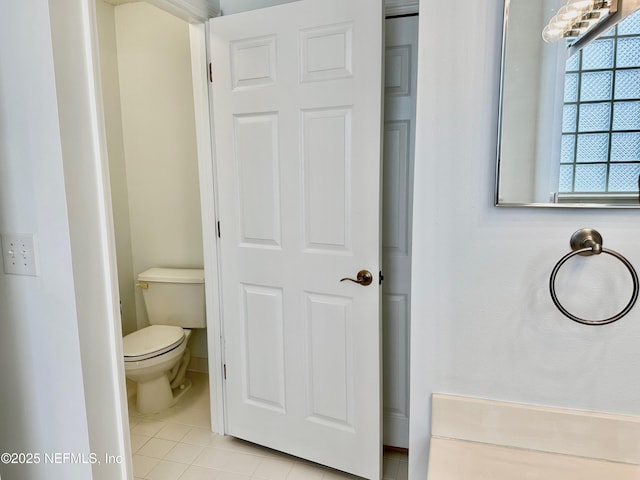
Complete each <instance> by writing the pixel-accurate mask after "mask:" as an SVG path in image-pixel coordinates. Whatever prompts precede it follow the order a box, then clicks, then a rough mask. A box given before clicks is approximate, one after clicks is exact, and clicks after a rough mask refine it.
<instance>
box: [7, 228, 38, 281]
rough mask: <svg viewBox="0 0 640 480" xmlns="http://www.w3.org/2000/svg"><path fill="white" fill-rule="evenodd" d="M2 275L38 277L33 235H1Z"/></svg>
mask: <svg viewBox="0 0 640 480" xmlns="http://www.w3.org/2000/svg"><path fill="white" fill-rule="evenodd" d="M1 237H2V260H3V262H4V273H10V274H13V275H31V276H37V275H38V264H37V258H36V248H35V245H36V241H35V237H36V236H35V235H34V234H33V233H12V234H4V233H3V234H2V235H1Z"/></svg>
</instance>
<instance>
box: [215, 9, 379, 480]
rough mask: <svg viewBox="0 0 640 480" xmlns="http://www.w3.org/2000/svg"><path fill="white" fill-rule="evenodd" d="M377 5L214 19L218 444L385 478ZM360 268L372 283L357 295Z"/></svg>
mask: <svg viewBox="0 0 640 480" xmlns="http://www.w3.org/2000/svg"><path fill="white" fill-rule="evenodd" d="M382 23H383V14H382V5H381V1H380V0H348V1H345V0H303V1H299V2H293V3H289V4H286V5H281V6H277V7H272V8H267V9H262V10H255V11H251V12H246V13H242V14H237V15H232V16H229V17H220V18H216V19H213V20H212V21H211V23H210V30H211V47H212V48H211V55H212V61H213V90H212V96H213V110H214V131H215V149H216V154H215V157H216V164H217V184H218V189H219V191H218V196H219V215H220V222H221V238H220V249H221V255H220V258H221V271H222V310H223V328H224V344H225V362H226V374H227V379H226V402H227V403H226V419H227V430H226V431H227V433H228V434H230V435H233V436H236V437H240V438H244V439H246V440H249V441H252V442H255V443H259V444H262V445H266V446H268V447H271V448H274V449H276V450H281V451H284V452H287V453H290V454H293V455H296V456H299V457H303V458H306V459H309V460H312V461H315V462H318V463H321V464H324V465H328V466H331V467H333V468H336V469H339V470H344V471H347V472H350V473H353V474H356V475H360V476H363V477H367V478H371V479H378V478H380V460H381V456H380V452H381V443H382V442H381V387H380V385H381V383H380V375H381V372H380V362H381V360H380V328H381V327H380V312H379V310H380V287H379V285H378V271H379V264H380V159H381V138H380V137H381V133H380V132H381V123H382V122H381V102H382V92H381V90H382V51H383V48H382V26H383V25H382ZM361 270H368V271H369V272H371V274H372V277H373V281H372V283H371V284H370V285H368V286H362V285H360V284H358V283H354V282H351V281H348V280H347V281H343V282H341V281H340V280H341V279H342V278H345V277H351V278H356V275H357V274H358V272H359V271H361Z"/></svg>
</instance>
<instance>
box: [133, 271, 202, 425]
mask: <svg viewBox="0 0 640 480" xmlns="http://www.w3.org/2000/svg"><path fill="white" fill-rule="evenodd" d="M136 285H137V286H138V287H139V288H140V289H142V297H143V300H144V305H145V308H146V311H147V315H148V318H149V324H150V326H148V327H145V328H142V329H140V330H138V331H136V332H133V333H130V334H129V335H127V336H126V337H124V339H123V350H124V366H125V375H126V377H127V378H128V379H129V380H132V381H134V382H136V383H137V397H138V398H137V400H136V410H138V412H140V413H143V414H148V413H158V412H161V411H162V410H166V409H167V408H169V407H171V406H172V405H173V404H175V403H176V402H177V401H178V399H179V398H180V397H181V396H182V395H184V393H185V392H186V391H187V390H188V389H189V387H190V386H191V382H190V381H189V380H188V379H187V378H186V377H185V372H186V370H187V366H188V364H189V360H190V353H189V349H188V348H187V342H188V341H189V336H190V335H191V329H193V328H206V314H205V301H204V270H203V269H201V268H200V269H198V268H158V267H154V268H150V269H148V270H145V271H144V272H142V273H140V274H139V275H138V283H137V284H136Z"/></svg>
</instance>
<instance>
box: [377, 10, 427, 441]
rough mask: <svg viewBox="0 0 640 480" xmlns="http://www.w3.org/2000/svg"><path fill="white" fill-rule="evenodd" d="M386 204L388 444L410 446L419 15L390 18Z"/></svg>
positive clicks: (385, 402)
mask: <svg viewBox="0 0 640 480" xmlns="http://www.w3.org/2000/svg"><path fill="white" fill-rule="evenodd" d="M385 26H386V31H385V37H386V62H385V73H386V74H385V104H384V160H383V165H384V168H383V195H382V197H383V199H384V200H383V208H382V212H383V215H382V225H383V227H382V230H383V234H382V266H383V270H384V273H385V280H384V283H383V287H382V332H383V335H382V339H383V340H382V343H383V349H382V352H383V362H382V363H383V365H384V374H383V385H384V397H383V398H384V400H383V408H384V438H383V440H384V444H385V445H391V446H394V447H402V448H408V447H409V332H410V319H409V313H410V310H411V309H410V293H411V217H412V203H411V199H412V198H413V158H414V144H415V119H416V78H417V72H416V70H417V66H418V17H417V16H413V17H399V18H390V19H388V20H387V21H386V22H385Z"/></svg>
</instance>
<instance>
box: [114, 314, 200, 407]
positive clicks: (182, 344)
mask: <svg viewBox="0 0 640 480" xmlns="http://www.w3.org/2000/svg"><path fill="white" fill-rule="evenodd" d="M190 336H191V330H187V329H182V328H181V327H176V326H170V325H151V326H149V327H145V328H143V329H141V330H138V331H136V332H133V333H131V334H129V335H127V336H126V337H124V339H123V350H124V369H125V375H126V376H127V377H128V378H129V379H130V380H132V381H134V382H136V384H137V400H136V409H137V410H138V411H139V412H140V413H143V414H149V413H158V412H161V411H163V410H166V409H167V408H169V407H171V406H172V405H174V404H175V403H176V402H177V401H178V399H179V398H180V397H181V396H182V395H183V394H184V393H186V391H187V390H188V389H189V388H190V387H191V382H190V381H189V380H188V379H187V378H186V377H185V375H184V373H185V371H186V369H187V365H188V363H189V358H190V355H189V351H188V349H187V342H188V341H189V337H190Z"/></svg>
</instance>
